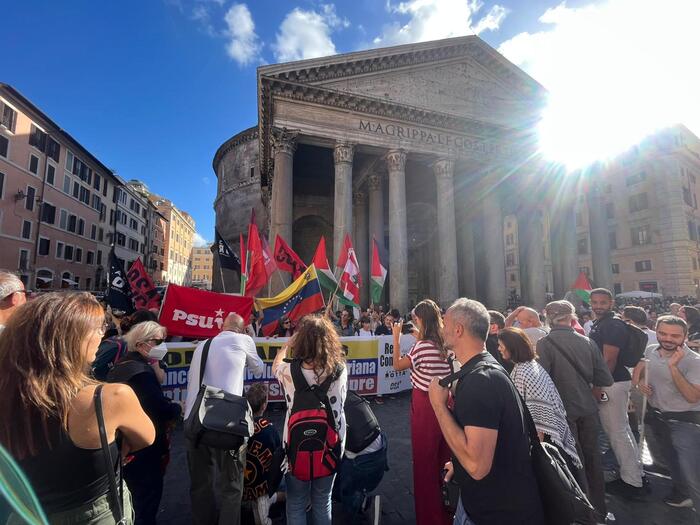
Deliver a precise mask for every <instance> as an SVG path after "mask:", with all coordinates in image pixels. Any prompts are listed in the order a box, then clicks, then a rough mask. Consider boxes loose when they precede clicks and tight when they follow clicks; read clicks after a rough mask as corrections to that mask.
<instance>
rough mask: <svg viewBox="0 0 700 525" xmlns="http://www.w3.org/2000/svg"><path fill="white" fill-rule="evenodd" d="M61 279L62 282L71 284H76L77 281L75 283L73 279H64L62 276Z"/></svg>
mask: <svg viewBox="0 0 700 525" xmlns="http://www.w3.org/2000/svg"><path fill="white" fill-rule="evenodd" d="M61 280H62V281H63V282H64V283H66V284H70V285H71V286H78V283H76V282H75V281H74V280H72V279H66V278H65V277H64V278H63V279H61Z"/></svg>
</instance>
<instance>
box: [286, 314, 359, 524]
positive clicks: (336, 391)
mask: <svg viewBox="0 0 700 525" xmlns="http://www.w3.org/2000/svg"><path fill="white" fill-rule="evenodd" d="M287 348H288V352H289V355H290V357H291V358H292V359H293V360H298V361H297V362H299V363H300V364H301V372H302V374H303V377H304V380H305V381H306V382H307V383H308V384H309V385H320V384H322V383H323V382H324V381H326V379H328V378H329V377H330V378H331V380H330V386H329V388H328V391H327V397H328V401H329V402H330V408H331V410H332V414H333V417H334V422H333V423H334V424H335V425H336V428H337V429H338V434H339V436H340V440H341V447H340V449H341V450H340V455H341V457H342V453H343V447H344V442H345V433H346V423H345V415H344V411H343V406H344V404H345V396H346V393H347V384H348V371H347V367H346V366H345V358H344V355H343V347H342V344H341V343H340V339H339V338H338V334H337V332H336V330H335V327H334V326H333V324H332V323H331V322H330V320H329V319H328V318H326V317H322V316H306V317H304V318H303V319H302V320H301V323H300V326H299V329H298V331H297V333H296V334H295V335H294V337H293V338H292V340H291V341H290V342H289V344H288V347H287ZM284 358H285V352H283V351H280V352H278V353H277V355H276V356H275V360H274V362H273V364H272V374H273V375H274V376H275V377H277V379H278V380H279V382H280V384H281V385H282V388H283V389H284V393H285V398H286V400H287V415H286V418H285V423H284V436H283V441H284V443H285V445H286V446H287V448H289V446H290V441H289V429H288V426H289V418H290V416H291V413H292V408H293V406H294V396H295V393H296V388H295V381H294V379H293V378H292V373H293V370H292V366H293V365H294V363H293V362H292V363H289V362H286V361H284ZM294 366H296V365H294ZM334 480H335V474H332V475H329V476H325V477H316V478H314V479H311V480H309V481H303V480H300V479H297V478H296V477H295V476H294V475H293V474H291V473H288V474H287V475H286V477H285V481H286V485H287V524H288V525H302V524H304V525H305V524H306V510H307V505H308V504H309V501H310V503H311V515H312V517H313V522H314V524H316V525H330V524H331V508H332V503H331V491H332V488H333V481H334Z"/></svg>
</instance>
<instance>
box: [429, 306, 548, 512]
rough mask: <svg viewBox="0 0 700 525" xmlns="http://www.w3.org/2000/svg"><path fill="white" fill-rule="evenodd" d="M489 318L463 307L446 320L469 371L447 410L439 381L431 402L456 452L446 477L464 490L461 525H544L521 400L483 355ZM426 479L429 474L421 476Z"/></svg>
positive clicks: (447, 330)
mask: <svg viewBox="0 0 700 525" xmlns="http://www.w3.org/2000/svg"><path fill="white" fill-rule="evenodd" d="M489 324H490V319H489V314H488V312H487V310H486V308H485V307H484V305H482V304H481V303H479V302H477V301H473V300H470V299H464V298H462V299H457V301H455V303H454V304H453V305H452V306H451V307H450V308H449V309H448V310H447V313H446V314H445V343H446V344H447V345H448V346H449V347H450V348H451V349H452V350H453V351H454V353H455V356H456V358H457V359H458V360H459V362H460V363H463V365H462V369H461V370H460V372H459V377H460V378H459V381H458V383H457V387H456V391H455V396H454V411H453V412H451V411H450V409H449V408H448V399H449V392H450V390H449V389H448V388H444V387H442V386H440V384H439V383H438V380H437V378H434V379H433V381H432V383H431V385H430V401H431V404H432V406H433V409H434V410H435V414H436V417H437V420H438V422H439V423H440V428H441V430H442V433H443V435H444V436H445V439H446V440H447V443H448V444H449V446H450V449H451V450H452V461H451V462H450V463H448V464H447V468H448V474H447V477H448V478H451V477H452V476H453V475H454V477H455V479H456V480H457V483H458V484H459V487H460V502H459V504H458V505H457V511H456V515H455V519H454V523H455V525H468V524H472V523H476V524H478V525H508V524H523V525H524V524H528V525H543V524H544V516H543V510H542V503H541V500H540V495H539V490H538V488H537V480H536V478H535V475H534V472H533V470H532V463H531V460H530V441H529V436H528V432H527V430H526V428H527V426H526V424H525V421H524V419H523V416H522V407H521V404H520V399H519V397H518V392H517V391H516V390H515V387H514V385H513V383H512V381H511V380H510V378H509V377H508V375H507V374H506V372H505V370H503V368H502V367H501V366H500V365H499V364H498V361H496V360H495V359H494V358H493V357H492V356H491V355H490V354H489V353H488V352H487V351H486V348H485V343H486V338H487V336H488V331H489ZM423 474H424V475H425V472H424V473H423Z"/></svg>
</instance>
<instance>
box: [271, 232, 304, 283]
mask: <svg viewBox="0 0 700 525" xmlns="http://www.w3.org/2000/svg"><path fill="white" fill-rule="evenodd" d="M275 260H276V261H277V268H279V269H280V270H282V271H283V272H289V273H291V274H292V278H293V279H296V278H297V277H299V276H300V275H301V274H302V273H304V270H306V265H305V264H304V261H302V260H301V258H300V257H299V256H298V255H297V254H296V252H295V251H294V250H292V248H291V247H290V246H289V245H288V244H287V243H286V241H285V240H284V239H283V238H282V236H281V235H279V234H278V235H277V237H276V238H275Z"/></svg>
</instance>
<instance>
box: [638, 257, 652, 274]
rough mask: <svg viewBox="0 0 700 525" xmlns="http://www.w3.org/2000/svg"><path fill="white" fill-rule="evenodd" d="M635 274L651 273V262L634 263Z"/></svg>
mask: <svg viewBox="0 0 700 525" xmlns="http://www.w3.org/2000/svg"><path fill="white" fill-rule="evenodd" d="M634 271H635V272H650V271H651V261H649V260H646V261H635V263H634Z"/></svg>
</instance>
